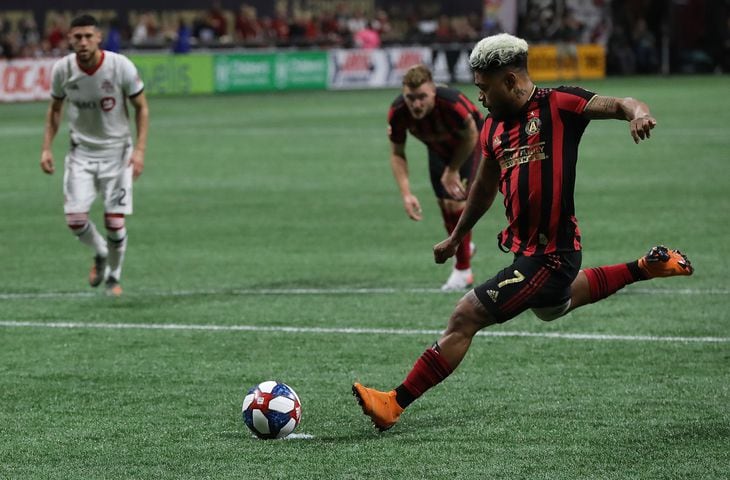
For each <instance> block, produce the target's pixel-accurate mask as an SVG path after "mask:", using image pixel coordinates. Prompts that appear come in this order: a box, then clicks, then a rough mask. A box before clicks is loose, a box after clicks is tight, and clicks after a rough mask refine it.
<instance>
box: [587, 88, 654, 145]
mask: <svg viewBox="0 0 730 480" xmlns="http://www.w3.org/2000/svg"><path fill="white" fill-rule="evenodd" d="M583 114H584V115H585V116H586V117H587V118H591V119H601V118H615V119H617V120H627V121H628V122H629V128H630V131H631V137H632V138H633V139H634V142H635V143H639V141H640V140H644V139H645V138H649V137H650V136H651V135H650V132H651V130H652V129H653V128H654V127H655V126H656V119H655V118H654V117H653V116H652V115H651V113H650V112H649V106H648V105H647V104H645V103H644V102H642V101H640V100H636V99H635V98H631V97H626V98H616V97H604V96H601V95H596V96H594V97H593V98H591V99H590V101H589V102H588V104H587V105H586V108H585V110H584V111H583Z"/></svg>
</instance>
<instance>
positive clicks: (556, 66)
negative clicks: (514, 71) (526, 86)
mask: <svg viewBox="0 0 730 480" xmlns="http://www.w3.org/2000/svg"><path fill="white" fill-rule="evenodd" d="M527 68H528V69H529V71H530V76H531V77H532V79H533V80H535V81H538V82H543V81H556V80H575V79H595V78H603V77H605V76H606V51H605V49H604V48H603V47H602V46H601V45H571V44H564V45H532V46H530V54H529V56H528V66H527Z"/></svg>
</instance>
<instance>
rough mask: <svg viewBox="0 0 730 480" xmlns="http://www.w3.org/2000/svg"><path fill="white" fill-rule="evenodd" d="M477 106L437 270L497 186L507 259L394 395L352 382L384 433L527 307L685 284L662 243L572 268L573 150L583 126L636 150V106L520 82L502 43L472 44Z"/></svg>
mask: <svg viewBox="0 0 730 480" xmlns="http://www.w3.org/2000/svg"><path fill="white" fill-rule="evenodd" d="M470 64H471V67H472V69H473V70H474V83H475V84H476V86H477V87H478V88H479V100H480V101H481V102H482V104H483V105H484V106H485V107H486V108H487V109H488V110H489V112H490V115H489V117H488V118H487V120H486V121H485V123H484V128H483V130H482V133H481V136H480V142H479V143H480V145H481V147H482V153H483V157H484V159H483V161H482V163H481V166H480V168H479V172H478V174H477V177H476V180H475V182H474V184H473V185H472V189H471V192H470V194H469V198H468V200H467V202H466V207H465V210H464V213H463V214H462V216H461V218H460V219H459V222H458V224H457V226H456V228H455V229H454V231H453V232H452V233H451V235H450V236H449V238H447V239H446V240H444V241H443V242H441V243H439V244H438V245H436V246H435V247H434V257H435V260H436V262H437V263H443V262H445V261H446V260H447V259H448V258H449V257H451V256H452V255H454V253H455V252H456V250H457V248H458V245H459V243H460V242H461V240H462V239H463V238H464V237H465V235H466V234H467V232H469V231H470V230H471V229H472V227H473V226H474V224H475V223H476V222H477V221H478V220H479V218H481V216H482V215H483V214H484V213H485V212H486V211H487V210H488V209H489V207H490V206H491V204H492V202H493V201H494V198H495V196H496V194H497V190H498V189H499V190H500V191H501V192H502V194H503V195H504V197H505V206H506V209H507V218H508V221H509V225H508V226H507V228H506V229H505V230H504V231H503V232H502V234H501V236H500V243H501V246H503V247H504V248H506V249H507V250H509V251H511V252H512V253H513V254H514V256H515V260H514V263H512V265H510V266H509V267H507V268H505V269H503V270H502V271H500V272H499V273H497V275H496V276H494V277H493V278H491V279H490V280H488V281H487V282H485V283H484V284H482V285H479V286H477V287H476V288H475V289H474V290H471V291H469V292H467V294H466V295H464V297H462V299H461V300H460V301H459V303H458V304H457V306H456V309H455V310H454V312H453V314H452V315H451V318H450V319H449V323H448V326H447V328H446V331H445V332H444V334H443V335H442V337H441V338H440V339H439V340H438V341H437V342H436V343H435V344H434V345H433V346H432V347H431V348H429V349H427V350H426V351H425V352H424V353H423V355H421V357H420V358H419V359H418V361H417V362H416V364H415V365H414V367H413V369H412V370H411V372H410V373H409V374H408V376H407V377H406V379H405V381H404V382H403V383H402V384H401V385H400V386H398V387H397V388H396V389H394V390H391V391H390V392H380V391H377V390H374V389H371V388H367V387H364V386H362V385H361V384H359V383H356V384H354V385H353V393H354V394H355V396H356V397H357V398H358V401H359V402H360V405H361V406H362V409H363V412H364V413H365V414H366V415H368V416H369V417H370V418H371V420H372V421H373V423H374V424H375V426H376V427H377V428H379V429H380V430H386V429H388V428H390V427H392V426H393V425H394V424H395V423H396V422H397V421H398V419H399V417H400V414H401V413H402V412H403V409H404V408H406V407H407V406H408V405H410V404H411V403H412V402H413V401H414V400H415V399H417V398H418V397H420V396H421V395H422V394H423V393H424V392H425V391H426V390H428V389H429V388H431V387H433V386H434V385H436V384H438V383H439V382H441V381H442V380H444V379H445V378H446V377H447V376H448V375H450V374H451V372H453V370H454V369H455V368H456V367H457V366H458V365H459V363H461V360H462V359H463V358H464V355H466V352H467V350H468V349H469V346H470V345H471V341H472V338H473V337H474V335H476V333H477V332H478V331H479V330H481V329H482V328H484V327H487V326H489V325H493V324H495V323H503V322H506V321H507V320H510V319H511V318H514V317H515V316H517V315H518V314H520V313H521V312H523V311H525V310H526V309H528V308H529V309H532V310H533V312H534V313H535V314H536V315H537V316H538V317H539V318H540V319H542V320H545V321H550V320H554V319H556V318H558V317H561V316H563V315H565V314H566V313H567V312H569V311H571V310H572V309H575V308H578V307H580V306H582V305H586V304H588V303H593V302H596V301H598V300H601V299H603V298H606V297H607V296H609V295H611V294H613V293H615V292H616V291H618V290H619V289H621V288H623V287H624V286H625V285H628V284H630V283H633V282H635V281H639V280H648V279H651V278H655V277H668V276H674V275H691V274H692V272H693V269H692V266H691V265H690V262H689V260H688V259H687V257H685V256H684V255H682V254H681V253H680V252H679V251H677V250H668V249H667V248H665V247H663V246H658V247H654V248H652V249H651V250H650V251H649V253H648V254H647V255H646V256H644V257H642V258H640V259H639V260H635V261H632V262H628V263H622V264H618V265H612V266H604V267H598V268H591V269H585V270H579V269H580V264H581V245H580V231H579V230H578V224H577V220H576V218H575V214H574V213H575V212H574V210H575V209H574V202H573V190H574V187H575V167H576V162H577V154H578V143H579V142H580V138H581V136H582V134H583V131H584V130H585V128H586V126H587V125H588V122H589V120H590V119H599V118H615V119H619V120H627V121H629V129H630V132H631V136H632V137H633V139H634V141H635V142H636V143H638V142H639V141H640V140H642V139H646V138H649V135H650V132H651V130H652V129H653V128H654V127H655V126H656V120H655V119H654V117H652V116H651V114H650V112H649V108H648V107H647V105H646V104H644V103H642V102H640V101H638V100H635V99H633V98H613V97H604V96H599V95H595V94H593V93H591V92H588V91H586V90H583V89H581V88H576V87H570V88H566V87H560V88H557V89H549V88H537V87H536V86H535V85H534V84H533V83H532V80H531V79H530V77H529V75H528V73H527V42H525V41H524V40H522V39H519V38H516V37H513V36H511V35H508V34H500V35H496V36H492V37H487V38H485V39H483V40H482V41H480V42H479V43H478V44H477V45H476V47H475V48H474V50H473V51H472V53H471V56H470Z"/></svg>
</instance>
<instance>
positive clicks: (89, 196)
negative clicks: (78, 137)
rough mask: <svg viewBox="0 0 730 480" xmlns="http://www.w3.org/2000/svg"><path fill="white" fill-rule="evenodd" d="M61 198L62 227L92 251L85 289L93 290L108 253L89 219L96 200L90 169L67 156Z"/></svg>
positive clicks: (88, 165)
mask: <svg viewBox="0 0 730 480" xmlns="http://www.w3.org/2000/svg"><path fill="white" fill-rule="evenodd" d="M63 196H64V204H63V211H64V214H65V215H66V224H67V225H68V227H69V229H70V230H71V232H73V234H74V235H75V236H76V238H78V239H79V241H80V242H81V243H82V244H84V245H86V246H87V247H89V248H91V249H92V250H94V261H93V263H92V265H91V270H90V271H89V285H91V286H92V287H96V286H98V285H99V284H100V283H101V282H102V281H103V279H104V269H105V265H106V261H107V254H108V249H107V245H106V241H104V237H103V236H102V235H101V234H100V233H99V231H98V230H97V228H96V225H94V222H92V221H91V220H90V219H89V211H90V210H91V204H92V203H93V202H94V199H95V198H96V184H95V180H94V172H93V169H92V165H90V164H89V163H88V161H87V160H85V159H84V158H82V157H80V156H79V155H77V154H74V153H69V154H68V155H67V156H66V159H65V161H64V174H63Z"/></svg>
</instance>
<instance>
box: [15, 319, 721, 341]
mask: <svg viewBox="0 0 730 480" xmlns="http://www.w3.org/2000/svg"><path fill="white" fill-rule="evenodd" d="M0 327H9V328H60V329H102V330H180V331H189V330H197V331H204V332H277V333H295V334H300V333H301V334H312V333H313V334H345V335H359V334H365V335H379V334H383V335H441V333H442V331H441V330H428V329H394V328H344V327H343V328H325V327H285V326H279V327H274V326H259V325H195V324H191V325H185V324H175V323H93V322H90V323H86V322H30V321H13V320H0ZM477 335H478V336H481V337H535V338H550V339H555V338H557V339H566V340H614V341H629V342H675V343H690V342H693V343H728V342H730V337H660V336H655V335H611V334H601V333H559V332H546V333H539V332H537V333H536V332H508V331H507V332H505V331H482V332H479V333H478V334H477Z"/></svg>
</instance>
